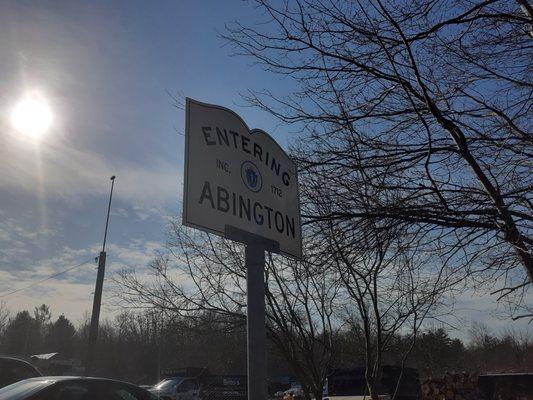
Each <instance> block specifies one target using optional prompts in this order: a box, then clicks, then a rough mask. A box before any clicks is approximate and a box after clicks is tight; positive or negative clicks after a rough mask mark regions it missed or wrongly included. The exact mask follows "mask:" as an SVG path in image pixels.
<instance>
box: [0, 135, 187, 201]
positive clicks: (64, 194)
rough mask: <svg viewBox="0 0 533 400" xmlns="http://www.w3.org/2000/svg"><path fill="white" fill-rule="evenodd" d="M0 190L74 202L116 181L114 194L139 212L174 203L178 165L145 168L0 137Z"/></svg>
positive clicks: (60, 145)
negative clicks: (109, 180) (143, 209)
mask: <svg viewBox="0 0 533 400" xmlns="http://www.w3.org/2000/svg"><path fill="white" fill-rule="evenodd" d="M0 159H2V164H3V166H4V167H3V168H2V169H1V170H0V186H1V187H2V188H3V189H5V190H10V191H13V190H17V191H23V192H25V193H31V194H34V195H43V196H46V197H49V198H62V199H65V200H68V201H77V200H79V198H80V197H82V196H88V195H91V196H92V195H103V194H107V193H108V191H109V182H108V180H107V178H108V177H109V176H111V175H116V176H117V181H116V183H115V186H116V192H115V195H116V196H117V198H118V199H121V200H124V201H127V202H128V203H130V204H134V205H136V206H138V207H157V206H160V205H162V204H165V203H166V202H169V201H172V200H174V199H177V198H178V196H179V193H180V190H181V185H179V184H178V166H177V165H174V164H172V163H170V162H168V161H164V160H161V159H159V160H157V161H154V162H153V163H152V164H149V165H140V164H135V163H132V162H131V161H124V160H122V161H119V160H108V159H106V158H104V157H102V156H101V155H100V154H98V153H96V152H94V151H90V150H87V149H84V150H83V151H81V150H79V149H76V148H74V147H71V146H70V145H69V144H68V143H65V142H60V141H59V142H56V141H52V140H50V141H49V142H47V143H44V142H43V143H41V144H40V145H39V146H33V145H31V144H28V143H25V142H24V141H22V140H20V139H18V138H14V137H12V136H11V135H9V134H3V135H0Z"/></svg>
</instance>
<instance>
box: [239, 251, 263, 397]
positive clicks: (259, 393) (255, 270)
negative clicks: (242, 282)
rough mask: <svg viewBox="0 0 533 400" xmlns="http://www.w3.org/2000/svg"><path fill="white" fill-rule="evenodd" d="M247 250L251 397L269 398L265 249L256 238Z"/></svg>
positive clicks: (249, 392)
mask: <svg viewBox="0 0 533 400" xmlns="http://www.w3.org/2000/svg"><path fill="white" fill-rule="evenodd" d="M245 252H246V254H245V258H246V296H247V320H246V322H247V331H248V332H247V333H248V335H247V336H248V343H247V344H248V349H247V350H248V352H247V357H248V400H267V396H268V385H267V360H266V358H267V357H266V356H267V352H266V321H265V273H264V267H265V249H264V247H263V245H262V244H261V243H258V242H257V241H252V242H251V243H249V244H247V246H246V251H245Z"/></svg>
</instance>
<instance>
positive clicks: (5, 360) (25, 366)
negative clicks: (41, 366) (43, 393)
mask: <svg viewBox="0 0 533 400" xmlns="http://www.w3.org/2000/svg"><path fill="white" fill-rule="evenodd" d="M38 376H41V373H40V372H39V370H37V368H35V367H34V366H33V365H31V364H30V363H29V362H26V361H24V360H21V359H18V358H14V357H0V388H2V387H4V386H7V385H11V384H12V383H15V382H18V381H21V380H23V379H28V378H35V377H38Z"/></svg>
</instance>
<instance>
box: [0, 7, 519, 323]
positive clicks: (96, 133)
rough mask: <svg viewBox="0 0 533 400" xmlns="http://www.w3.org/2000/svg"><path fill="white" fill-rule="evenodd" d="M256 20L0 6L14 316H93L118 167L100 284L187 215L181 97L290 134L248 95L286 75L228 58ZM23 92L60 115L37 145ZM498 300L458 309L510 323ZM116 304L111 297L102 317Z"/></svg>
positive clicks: (0, 178) (8, 285)
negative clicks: (225, 35)
mask: <svg viewBox="0 0 533 400" xmlns="http://www.w3.org/2000/svg"><path fill="white" fill-rule="evenodd" d="M262 18H263V16H262V15H261V12H260V11H259V10H257V9H255V8H254V7H253V6H252V5H250V4H249V3H248V2H243V1H237V0H228V1H215V0H213V1H162V0H161V1H134V0H128V1H111V2H110V1H91V2H76V1H48V0H42V1H26V0H15V1H8V0H1V1H0V77H1V78H0V160H1V168H0V301H3V302H5V303H6V305H7V306H8V307H9V308H10V309H11V310H14V311H17V310H20V309H30V310H31V309H33V307H35V306H37V305H39V304H41V303H46V304H48V305H50V307H51V311H52V313H53V315H55V316H58V315H60V314H65V315H66V316H67V317H69V318H71V319H72V320H73V321H80V320H81V319H82V318H83V316H84V315H85V313H86V312H88V311H90V309H91V306H92V293H93V290H94V280H95V276H96V264H95V262H94V258H95V257H96V256H97V255H98V253H99V251H100V249H101V243H102V238H103V230H104V225H105V213H106V208H107V202H108V196H109V189H110V180H109V177H110V176H111V175H116V177H117V178H116V181H115V190H114V197H113V204H112V212H111V221H110V227H109V233H108V242H107V243H108V244H107V260H108V261H107V262H108V265H107V277H108V278H107V279H106V283H105V285H109V284H110V282H109V279H110V278H109V277H111V276H113V274H116V273H117V272H118V271H119V270H121V269H123V268H128V269H135V270H136V271H138V272H139V273H143V271H146V270H147V268H146V267H147V264H148V263H149V262H150V261H151V260H152V259H153V258H154V256H155V254H156V252H157V251H158V250H160V249H161V247H162V246H163V244H164V242H165V240H166V233H165V232H166V226H167V223H168V221H169V219H170V218H173V217H179V216H180V210H181V207H180V202H181V192H182V175H183V174H182V171H183V152H184V148H183V130H184V111H183V110H181V109H179V108H176V107H175V104H174V100H173V97H174V96H181V97H182V98H183V97H184V96H187V97H191V98H194V99H197V100H200V101H203V102H207V103H212V104H219V105H222V106H226V107H229V108H231V109H233V110H234V111H236V112H237V113H238V114H239V115H241V116H242V117H243V118H244V120H245V121H246V122H247V123H248V125H249V126H250V127H253V128H261V129H263V130H265V131H266V132H269V133H270V134H271V135H272V136H273V137H274V138H275V139H276V140H278V141H279V142H280V143H281V144H282V146H286V145H287V143H289V142H290V140H291V137H290V134H289V130H288V129H287V128H286V127H283V126H281V125H279V123H278V122H277V121H276V120H275V119H274V118H273V117H272V116H270V115H268V114H266V113H264V112H262V111H260V110H257V109H253V108H249V107H245V103H244V101H243V100H242V98H241V96H240V94H241V93H244V92H245V91H247V90H249V89H255V90H263V89H269V90H271V91H272V92H274V93H277V94H283V93H284V92H285V91H287V90H289V88H290V87H291V83H290V82H289V81H287V80H285V79H284V78H282V77H280V76H277V75H272V74H270V73H267V72H265V71H262V70H261V69H260V67H258V66H256V65H252V63H251V61H250V60H246V59H243V58H240V57H235V56H232V54H231V53H232V50H231V47H230V46H228V45H227V44H225V42H224V40H223V39H221V38H220V37H219V34H218V32H223V31H224V27H225V24H226V23H229V22H232V21H235V20H238V21H241V22H246V23H254V22H257V21H260V20H262ZM27 93H38V94H39V95H41V96H42V97H43V98H45V99H46V100H47V102H48V104H49V105H50V108H51V110H52V122H51V126H50V129H49V130H48V131H47V132H46V134H45V136H44V137H43V138H42V139H41V140H40V141H39V142H38V143H36V142H34V141H32V140H29V139H28V138H24V137H22V135H20V134H19V133H18V132H17V131H16V130H15V129H14V127H13V126H12V123H11V120H10V118H11V113H12V110H13V108H14V106H15V104H16V103H17V101H18V99H20V98H21V97H23V96H24V95H25V94H27ZM84 262H88V263H87V264H84V265H82V266H80V267H77V268H74V269H73V270H72V271H69V272H68V273H66V274H63V275H60V276H58V277H57V278H55V279H50V280H47V281H45V282H42V283H39V284H35V283H36V282H39V281H40V280H43V279H45V278H47V277H48V276H50V275H52V274H54V273H57V272H59V271H63V270H66V269H69V268H71V267H75V266H77V265H79V264H81V263H84ZM33 284H35V285H34V286H32V287H30V288H29V289H25V290H21V291H18V292H16V293H13V294H9V293H11V292H12V291H14V290H18V289H21V288H25V287H27V286H28V285H33ZM104 292H105V287H104ZM493 308H494V307H493V303H492V302H490V301H489V302H487V301H486V299H480V298H476V297H472V296H470V295H464V296H463V298H462V299H460V302H459V304H458V309H462V310H463V311H462V312H463V313H464V316H465V318H466V319H467V320H468V321H474V320H481V321H485V322H487V323H488V324H489V325H491V326H494V327H496V328H498V327H502V329H503V328H504V327H507V326H508V325H507V324H508V322H506V321H500V320H496V319H494V318H493V317H492V316H491V314H490V311H491V310H492V309H493ZM114 312H117V310H116V308H114V307H113V305H112V300H111V299H110V298H109V297H108V296H104V302H103V316H104V317H105V316H110V315H112V314H113V313H114ZM520 324H522V323H517V327H523V326H524V325H523V324H522V325H520Z"/></svg>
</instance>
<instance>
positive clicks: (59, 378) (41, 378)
mask: <svg viewBox="0 0 533 400" xmlns="http://www.w3.org/2000/svg"><path fill="white" fill-rule="evenodd" d="M77 379H81V380H90V381H103V382H114V383H121V384H123V385H124V384H125V385H130V386H136V387H137V385H134V384H133V383H130V382H125V381H120V380H117V379H109V378H100V377H95V376H39V377H36V378H29V379H27V380H28V381H33V382H35V381H54V382H59V381H68V380H77Z"/></svg>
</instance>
